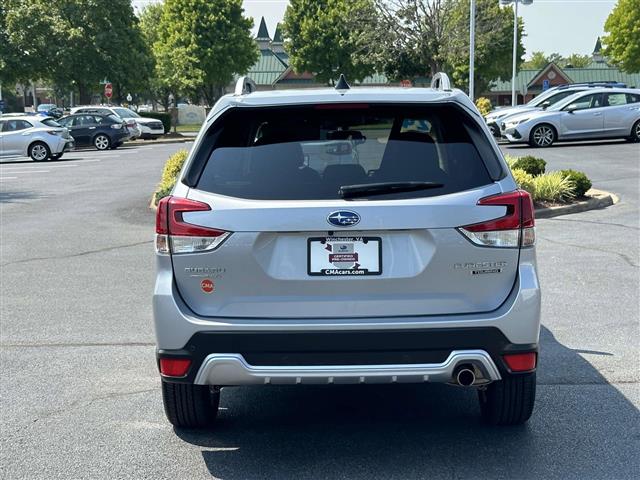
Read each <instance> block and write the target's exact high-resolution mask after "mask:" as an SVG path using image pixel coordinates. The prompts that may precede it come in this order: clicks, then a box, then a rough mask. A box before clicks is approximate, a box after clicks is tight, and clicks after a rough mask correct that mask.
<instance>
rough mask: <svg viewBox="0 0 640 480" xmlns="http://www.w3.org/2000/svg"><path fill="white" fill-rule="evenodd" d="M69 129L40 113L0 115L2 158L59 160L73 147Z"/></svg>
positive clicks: (38, 160) (0, 153) (0, 149)
mask: <svg viewBox="0 0 640 480" xmlns="http://www.w3.org/2000/svg"><path fill="white" fill-rule="evenodd" d="M74 148H75V141H74V139H73V137H71V135H69V131H68V130H67V129H66V128H64V127H62V126H61V125H60V124H59V123H57V122H56V121H55V120H53V119H52V118H48V117H41V116H37V115H21V116H18V115H6V116H5V115H2V116H1V117H0V157H6V156H20V155H21V156H28V157H31V159H32V160H34V161H36V162H42V161H45V160H57V159H59V158H61V157H62V155H63V153H64V152H67V151H69V150H73V149H74Z"/></svg>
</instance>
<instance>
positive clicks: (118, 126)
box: [111, 123, 122, 130]
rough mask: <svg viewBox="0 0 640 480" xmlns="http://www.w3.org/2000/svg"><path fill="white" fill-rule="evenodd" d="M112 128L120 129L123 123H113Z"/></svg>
mask: <svg viewBox="0 0 640 480" xmlns="http://www.w3.org/2000/svg"><path fill="white" fill-rule="evenodd" d="M111 128H115V129H116V130H120V129H121V128H122V124H121V123H112V124H111Z"/></svg>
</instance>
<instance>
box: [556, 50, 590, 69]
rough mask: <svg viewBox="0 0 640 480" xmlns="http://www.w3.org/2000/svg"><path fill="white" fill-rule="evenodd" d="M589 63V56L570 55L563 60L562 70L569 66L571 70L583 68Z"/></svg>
mask: <svg viewBox="0 0 640 480" xmlns="http://www.w3.org/2000/svg"><path fill="white" fill-rule="evenodd" d="M591 61H592V59H591V56H590V55H580V54H579V53H572V54H571V55H569V56H568V57H567V58H565V59H564V61H563V63H562V67H563V68H564V67H567V66H569V65H571V66H572V67H573V68H585V67H588V66H589V65H590V64H591Z"/></svg>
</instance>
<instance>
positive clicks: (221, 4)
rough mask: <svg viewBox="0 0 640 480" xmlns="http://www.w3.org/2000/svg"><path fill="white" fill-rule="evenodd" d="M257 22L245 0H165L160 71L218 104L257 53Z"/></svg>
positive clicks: (185, 89) (176, 85)
mask: <svg viewBox="0 0 640 480" xmlns="http://www.w3.org/2000/svg"><path fill="white" fill-rule="evenodd" d="M252 26H253V21H252V20H251V18H247V17H245V16H244V10H243V9H242V0H190V1H188V2H185V1H181V0H166V1H165V4H164V8H163V11H162V18H161V21H160V33H159V35H160V37H159V40H158V41H157V42H156V43H155V44H154V51H155V55H156V60H157V62H158V67H157V68H158V74H159V75H160V77H161V78H163V81H165V82H166V84H167V85H170V86H172V87H173V88H177V89H179V90H180V91H182V92H188V93H191V94H192V95H197V96H200V95H201V96H203V97H204V98H205V99H206V101H207V102H208V103H209V105H213V103H215V101H216V100H217V99H218V98H219V97H220V96H221V95H222V94H223V93H224V90H225V88H226V87H227V85H228V84H229V83H230V82H231V81H232V80H233V77H234V76H235V75H239V74H243V73H245V72H246V71H247V70H248V69H249V67H251V66H252V65H253V64H254V63H255V61H256V60H257V58H258V51H257V48H256V45H255V42H254V40H253V38H252V37H251V27H252Z"/></svg>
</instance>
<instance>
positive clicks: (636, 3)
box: [602, 0, 640, 73]
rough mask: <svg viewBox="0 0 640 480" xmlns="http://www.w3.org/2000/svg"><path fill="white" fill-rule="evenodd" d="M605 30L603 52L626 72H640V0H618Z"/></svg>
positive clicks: (605, 25)
mask: <svg viewBox="0 0 640 480" xmlns="http://www.w3.org/2000/svg"><path fill="white" fill-rule="evenodd" d="M604 30H605V32H606V33H607V35H605V36H604V37H603V38H602V43H603V44H604V50H603V54H604V55H605V56H606V57H608V58H609V61H610V62H611V63H612V64H614V65H617V66H619V67H620V69H621V70H623V71H625V72H629V73H634V72H640V0H618V3H617V5H616V6H615V7H614V9H613V11H612V12H611V14H610V15H609V17H608V18H607V21H606V22H605V24H604Z"/></svg>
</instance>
